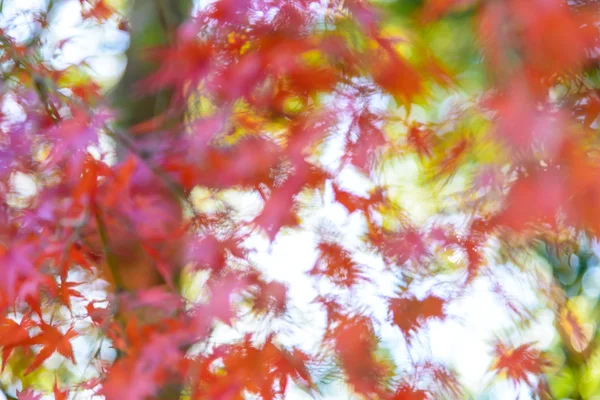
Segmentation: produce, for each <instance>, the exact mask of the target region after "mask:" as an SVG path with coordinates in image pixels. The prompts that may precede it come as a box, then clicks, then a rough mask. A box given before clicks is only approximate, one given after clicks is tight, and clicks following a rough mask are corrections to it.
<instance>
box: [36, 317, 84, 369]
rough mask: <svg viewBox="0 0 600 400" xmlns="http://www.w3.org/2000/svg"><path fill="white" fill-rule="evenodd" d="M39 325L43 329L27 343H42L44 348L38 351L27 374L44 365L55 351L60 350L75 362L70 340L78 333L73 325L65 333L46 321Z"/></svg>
mask: <svg viewBox="0 0 600 400" xmlns="http://www.w3.org/2000/svg"><path fill="white" fill-rule="evenodd" d="M39 327H40V329H41V330H42V331H41V332H40V333H39V334H37V335H36V336H33V337H31V338H30V339H28V340H27V341H26V344H27V345H41V346H42V349H41V350H40V351H39V352H38V353H37V355H36V356H35V359H34V360H33V362H32V363H31V365H29V367H28V368H27V370H26V371H25V375H27V374H29V373H31V372H32V371H33V370H34V369H36V368H37V367H39V366H40V365H42V363H43V362H44V361H46V359H48V358H49V357H50V356H51V355H52V354H54V352H58V353H59V354H60V355H62V356H64V357H66V358H68V359H69V360H71V362H73V363H75V357H74V355H73V348H72V347H71V342H70V340H71V339H72V338H74V337H76V336H77V335H78V333H77V332H76V331H75V330H74V329H73V328H72V327H71V328H69V329H68V330H67V331H66V332H65V333H64V334H63V333H62V332H61V331H60V330H59V329H58V327H57V326H52V325H48V324H46V323H45V322H42V323H41V324H40V325H39Z"/></svg>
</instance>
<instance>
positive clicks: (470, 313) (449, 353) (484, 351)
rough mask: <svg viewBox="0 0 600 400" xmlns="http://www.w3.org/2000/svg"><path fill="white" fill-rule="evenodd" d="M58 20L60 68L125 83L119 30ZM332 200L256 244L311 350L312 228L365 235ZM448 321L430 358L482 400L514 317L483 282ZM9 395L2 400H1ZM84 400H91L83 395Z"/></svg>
mask: <svg viewBox="0 0 600 400" xmlns="http://www.w3.org/2000/svg"><path fill="white" fill-rule="evenodd" d="M43 4H44V0H16V1H5V5H4V7H5V10H4V14H3V15H1V16H0V25H2V26H3V25H5V23H6V21H7V20H11V19H12V18H13V17H14V16H15V15H17V14H18V13H19V12H21V11H23V10H26V9H31V8H37V7H40V6H42V5H43ZM17 18H20V17H17ZM57 18H59V19H60V23H59V24H54V25H53V27H54V31H53V35H54V36H55V40H60V39H64V38H68V37H73V38H74V39H73V40H71V41H70V42H69V43H68V44H67V45H65V46H64V49H63V54H62V56H61V57H60V58H59V59H58V60H57V62H59V63H64V64H65V65H66V64H69V63H74V62H78V61H80V60H82V59H87V61H88V62H89V64H90V66H91V67H92V69H93V70H94V72H95V73H96V74H97V76H98V78H99V79H100V80H104V81H106V80H114V79H117V78H118V76H119V74H120V73H121V71H122V70H123V67H124V65H125V64H124V62H125V61H124V58H123V56H122V52H123V51H124V49H125V46H126V37H125V35H124V34H123V33H121V32H118V31H117V30H116V29H114V27H112V28H111V27H103V28H100V29H98V28H95V29H89V27H88V28H81V27H79V26H78V25H79V23H80V17H79V1H77V0H71V1H68V2H67V4H66V5H65V6H64V7H63V8H62V12H61V14H60V15H59V16H57ZM13 22H15V20H13ZM22 22H25V20H23V21H22ZM344 181H345V183H346V185H347V187H349V188H354V187H356V186H357V185H358V187H360V186H361V181H360V180H359V179H356V178H355V177H352V174H349V177H348V178H347V179H344ZM325 197H326V198H325V199H324V203H325V204H326V206H325V207H323V208H321V209H319V210H318V211H317V212H315V213H313V214H312V215H310V216H307V218H306V220H305V221H304V225H305V227H306V230H304V231H293V232H292V231H287V232H285V234H280V235H279V236H278V237H277V240H276V241H275V242H274V243H273V244H272V245H271V246H269V244H268V243H267V241H266V240H265V239H264V238H259V237H256V238H254V239H253V242H254V243H255V244H256V248H257V249H258V252H257V253H256V254H255V255H254V260H255V261H256V262H257V264H259V265H262V266H263V267H264V268H265V270H266V271H267V274H268V275H269V276H270V277H271V278H272V279H276V280H279V281H282V282H286V283H288V285H289V289H290V295H291V298H292V299H293V308H295V309H297V310H298V318H303V321H304V322H305V323H302V324H301V326H300V328H301V329H296V330H294V333H293V334H291V335H290V336H289V337H288V338H287V340H289V341H290V342H293V343H296V344H298V345H300V346H303V347H305V348H307V349H310V348H312V347H313V346H314V345H315V344H316V343H318V340H319V335H320V329H322V327H323V323H324V322H323V318H322V315H321V316H320V312H319V310H318V307H315V306H314V305H311V304H310V302H311V301H312V300H313V298H314V296H315V294H316V290H315V288H314V287H313V283H312V281H311V280H309V279H308V278H307V277H306V275H305V272H306V271H307V270H309V269H310V268H311V267H312V266H313V264H314V261H315V257H316V255H315V251H314V245H315V235H314V234H313V233H311V227H315V226H316V225H317V224H319V223H327V224H330V225H333V226H336V227H337V229H338V230H339V232H344V235H345V236H344V237H345V240H344V243H345V244H346V245H348V247H349V248H352V246H353V245H355V244H356V242H357V239H356V235H357V232H359V231H360V229H361V221H360V218H359V217H357V216H356V215H354V216H352V217H349V216H348V215H347V213H346V211H345V209H343V207H341V206H339V205H336V204H334V203H333V202H332V201H331V194H330V193H329V194H326V196H325ZM413 204H414V206H415V207H418V203H417V202H413ZM365 261H368V262H371V263H372V264H373V266H374V268H377V265H376V264H377V263H378V260H373V259H371V260H365ZM505 275H506V276H505V277H504V278H503V279H504V280H503V283H504V284H505V286H507V287H508V288H510V289H511V292H512V294H513V295H515V296H516V297H518V298H520V299H524V298H526V297H530V298H531V299H532V300H530V301H535V296H533V294H532V293H531V291H530V290H529V289H528V287H527V285H526V284H523V282H521V281H520V278H519V277H518V276H509V275H508V274H505ZM382 277H383V275H382ZM376 281H377V287H372V288H371V289H370V290H369V289H364V291H360V292H359V293H358V296H359V297H360V300H361V301H363V302H364V303H365V304H369V305H370V306H371V307H372V309H373V310H374V312H375V314H376V315H377V317H378V318H380V319H381V320H383V319H385V305H384V303H383V301H382V300H381V298H380V297H378V296H380V295H381V294H386V295H391V294H392V293H393V290H394V286H393V281H391V280H389V279H386V278H385V277H383V278H382V279H377V278H376ZM448 314H449V315H450V316H451V317H450V318H449V319H448V320H447V321H445V322H443V323H432V324H431V326H430V329H429V332H428V333H429V342H428V346H429V348H430V351H431V352H432V353H433V354H434V355H435V356H436V357H437V358H439V359H441V360H445V361H447V362H448V363H449V364H450V365H451V366H453V367H454V368H456V370H457V371H458V372H459V374H460V377H461V380H462V383H463V384H464V385H466V387H467V388H468V389H469V390H470V391H472V392H473V393H474V395H475V398H482V397H480V396H479V395H478V393H482V391H483V390H484V389H486V387H488V385H489V384H490V380H491V378H492V376H491V374H489V373H488V370H489V367H490V363H491V360H492V358H491V351H492V347H491V346H490V344H491V343H492V341H493V339H494V338H495V336H494V335H495V333H498V332H502V331H504V330H505V329H508V328H510V317H509V316H508V315H507V314H506V310H505V307H503V306H502V305H501V304H500V303H499V302H498V300H497V298H496V297H495V296H494V295H493V294H492V293H491V291H490V287H489V284H488V283H487V282H486V281H485V280H477V281H476V282H475V283H474V285H473V289H472V291H471V293H470V294H469V295H467V296H466V297H464V298H462V299H461V300H458V301H456V302H454V303H452V305H451V306H450V307H449V309H448ZM311 316H312V317H311ZM452 316H455V318H452ZM552 318H553V316H552V314H551V313H548V315H546V316H544V318H542V320H543V323H542V324H541V325H540V326H539V327H537V329H533V330H532V333H531V335H529V336H528V337H524V338H523V342H529V341H538V343H539V345H540V347H542V348H544V347H547V346H549V345H550V344H551V342H552V340H553V339H554V329H553V326H552V321H553V319H552ZM383 326H384V327H385V328H384V329H382V332H381V334H382V337H383V339H384V341H385V342H386V343H387V344H388V346H389V347H392V348H396V349H397V351H396V352H395V353H396V354H395V355H396V357H397V359H398V360H402V359H405V357H406V354H405V350H404V343H403V341H402V339H401V337H400V335H399V332H398V331H397V329H391V328H389V327H386V325H383ZM224 333H225V332H224ZM76 344H78V345H77V350H76V352H80V353H84V354H86V353H88V352H89V344H87V343H86V342H85V341H78V342H76ZM394 344H397V345H394ZM84 357H85V356H84ZM78 358H79V357H78ZM1 396H2V395H1V394H0V399H1ZM517 396H519V398H521V399H526V398H530V396H529V394H528V393H527V391H526V390H520V391H519V390H515V389H514V388H513V387H511V385H510V384H509V383H506V382H504V383H500V384H496V385H495V387H494V390H493V392H492V394H491V396H490V397H487V398H489V399H511V398H515V397H517ZM78 398H79V399H83V396H79V397H78ZM307 398H308V397H307V395H306V394H304V393H303V392H301V391H299V390H296V391H295V390H291V391H290V392H289V394H288V396H287V399H289V400H303V399H307ZM325 398H326V399H329V400H334V399H340V400H341V399H348V394H347V393H346V392H345V391H344V390H343V389H342V388H338V389H336V388H334V389H333V390H332V391H331V392H330V393H326V395H325Z"/></svg>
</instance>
